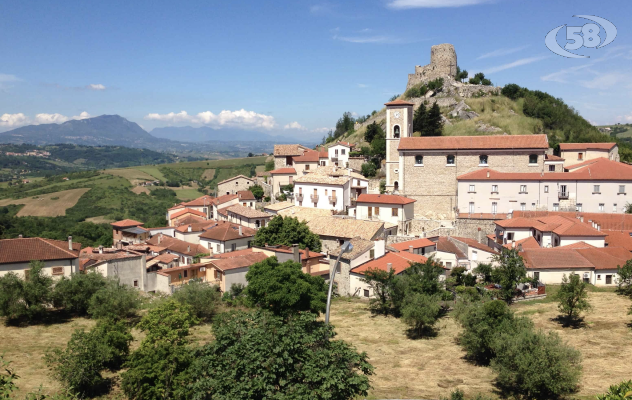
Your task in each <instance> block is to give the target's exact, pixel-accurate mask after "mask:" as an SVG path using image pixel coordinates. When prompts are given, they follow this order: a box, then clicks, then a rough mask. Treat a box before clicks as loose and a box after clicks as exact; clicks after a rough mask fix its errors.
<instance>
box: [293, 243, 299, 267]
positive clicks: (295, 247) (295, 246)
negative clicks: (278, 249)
mask: <svg viewBox="0 0 632 400" xmlns="http://www.w3.org/2000/svg"><path fill="white" fill-rule="evenodd" d="M292 257H293V258H294V262H297V263H300V262H301V253H300V252H299V250H298V244H293V245H292Z"/></svg>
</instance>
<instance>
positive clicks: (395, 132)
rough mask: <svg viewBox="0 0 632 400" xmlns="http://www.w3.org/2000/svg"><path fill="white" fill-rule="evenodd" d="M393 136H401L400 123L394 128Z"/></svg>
mask: <svg viewBox="0 0 632 400" xmlns="http://www.w3.org/2000/svg"><path fill="white" fill-rule="evenodd" d="M393 137H394V138H395V139H398V138H399V125H395V127H394V128H393Z"/></svg>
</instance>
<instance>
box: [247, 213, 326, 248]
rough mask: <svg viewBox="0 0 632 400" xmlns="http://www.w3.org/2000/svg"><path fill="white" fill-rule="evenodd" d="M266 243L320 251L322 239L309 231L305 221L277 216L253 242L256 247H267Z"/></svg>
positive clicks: (258, 231)
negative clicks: (295, 245) (296, 245)
mask: <svg viewBox="0 0 632 400" xmlns="http://www.w3.org/2000/svg"><path fill="white" fill-rule="evenodd" d="M266 243H274V244H277V245H278V244H282V245H286V246H292V245H293V244H298V246H299V248H301V249H305V248H309V249H310V250H313V251H320V249H321V242H320V237H319V236H318V235H316V234H314V233H313V232H312V231H310V230H309V227H308V226H307V224H306V223H305V222H304V221H299V220H298V219H297V218H292V217H282V216H280V215H277V216H276V217H274V218H272V219H271V220H270V222H269V223H268V224H267V225H266V226H265V227H263V228H260V229H259V230H257V234H256V235H255V238H254V240H253V243H252V244H253V245H255V246H265V245H266Z"/></svg>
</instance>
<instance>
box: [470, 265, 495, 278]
mask: <svg viewBox="0 0 632 400" xmlns="http://www.w3.org/2000/svg"><path fill="white" fill-rule="evenodd" d="M492 270H493V268H492V265H491V264H483V263H481V264H478V266H477V267H476V268H474V271H473V272H474V274H476V275H479V276H481V277H482V278H483V282H485V283H489V282H491V281H492Z"/></svg>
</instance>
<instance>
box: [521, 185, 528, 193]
mask: <svg viewBox="0 0 632 400" xmlns="http://www.w3.org/2000/svg"><path fill="white" fill-rule="evenodd" d="M520 193H527V185H520Z"/></svg>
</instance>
